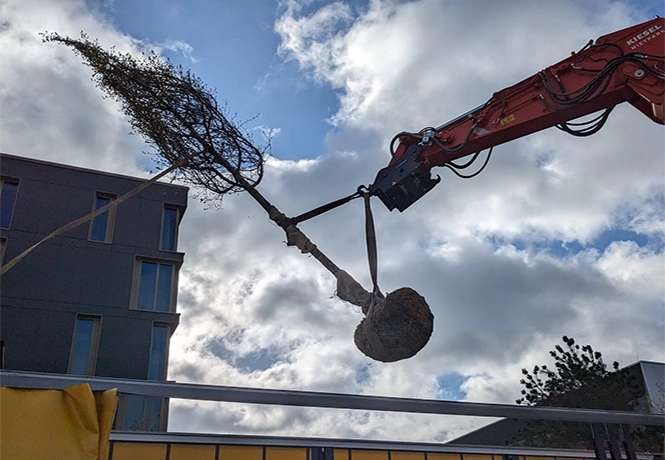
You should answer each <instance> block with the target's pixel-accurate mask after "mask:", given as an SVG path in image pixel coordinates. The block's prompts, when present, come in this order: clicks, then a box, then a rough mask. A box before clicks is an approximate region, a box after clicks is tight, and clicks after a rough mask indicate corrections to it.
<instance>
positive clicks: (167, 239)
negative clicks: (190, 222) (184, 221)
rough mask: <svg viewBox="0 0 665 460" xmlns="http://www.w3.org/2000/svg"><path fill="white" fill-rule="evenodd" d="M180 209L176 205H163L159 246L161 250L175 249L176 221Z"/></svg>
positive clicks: (176, 241)
mask: <svg viewBox="0 0 665 460" xmlns="http://www.w3.org/2000/svg"><path fill="white" fill-rule="evenodd" d="M179 220H180V210H179V209H178V208H176V207H173V206H169V205H164V212H163V214H162V238H161V242H160V244H159V248H160V249H161V250H162V251H175V250H176V247H177V244H178V221H179Z"/></svg>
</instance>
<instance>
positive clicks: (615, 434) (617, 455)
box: [606, 423, 622, 460]
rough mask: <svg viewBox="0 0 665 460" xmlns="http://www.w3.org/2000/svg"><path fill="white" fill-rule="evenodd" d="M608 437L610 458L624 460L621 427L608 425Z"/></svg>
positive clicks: (613, 424) (614, 424) (612, 424)
mask: <svg viewBox="0 0 665 460" xmlns="http://www.w3.org/2000/svg"><path fill="white" fill-rule="evenodd" d="M606 428H607V437H608V439H609V445H610V457H611V458H612V460H622V458H621V448H620V447H619V426H618V425H617V424H616V423H610V424H608V425H606Z"/></svg>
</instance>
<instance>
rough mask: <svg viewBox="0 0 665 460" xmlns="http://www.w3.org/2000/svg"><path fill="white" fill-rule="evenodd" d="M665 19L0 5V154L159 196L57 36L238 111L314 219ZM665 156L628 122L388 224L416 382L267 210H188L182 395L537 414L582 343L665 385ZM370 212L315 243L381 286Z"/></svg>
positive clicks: (430, 2) (536, 10) (410, 434)
mask: <svg viewBox="0 0 665 460" xmlns="http://www.w3.org/2000/svg"><path fill="white" fill-rule="evenodd" d="M664 9H665V8H664V7H663V5H662V2H660V1H620V0H614V1H611V0H589V1H586V2H578V1H574V0H560V1H557V2H549V1H540V0H538V1H533V0H523V1H522V0H512V1H510V2H490V1H480V0H473V1H465V2H459V1H443V0H411V1H397V0H385V1H376V0H369V1H356V2H352V1H327V0H280V1H275V2H271V1H247V0H220V1H214V2H213V1H204V0H187V1H183V0H160V1H157V0H143V1H141V2H136V1H129V0H95V1H93V0H91V1H84V0H50V1H46V0H0V18H1V21H0V62H2V63H3V65H2V66H0V151H2V152H5V153H11V154H15V155H21V156H26V157H31V158H39V159H43V160H49V161H55V162H61V163H66V164H71V165H76V166H83V167H88V168H94V169H99V170H104V171H110V172H116V173H122V174H129V175H134V176H138V177H149V175H150V174H151V173H152V172H154V171H155V164H154V163H153V161H152V159H151V158H152V157H151V156H150V155H147V154H145V153H144V152H145V151H146V150H147V146H146V145H145V143H144V142H143V141H142V139H141V138H140V137H139V136H136V135H130V126H129V123H128V122H127V120H126V119H125V118H124V116H123V115H122V114H121V113H119V112H118V105H117V104H116V103H114V102H113V101H111V100H109V99H105V98H103V97H102V96H103V94H102V92H101V91H100V90H99V89H97V88H95V86H94V84H93V83H92V82H91V81H90V76H91V73H90V70H89V69H88V68H87V67H86V66H84V65H83V64H81V62H80V59H79V58H77V57H76V56H74V54H73V53H72V52H71V51H70V50H69V49H67V48H65V47H63V46H58V45H56V44H52V43H42V41H41V39H40V36H39V33H40V32H44V31H49V32H58V33H60V34H62V35H70V36H78V34H79V33H80V31H85V32H86V33H87V34H88V35H89V36H90V37H93V38H97V39H99V41H100V43H102V44H103V45H104V46H107V47H110V46H116V47H117V49H118V50H120V51H128V52H132V53H140V52H145V51H147V50H155V51H156V52H158V53H160V54H161V55H163V56H165V57H168V58H169V59H171V61H172V62H173V63H175V64H181V65H183V66H184V67H185V68H188V69H191V70H192V71H193V72H194V73H195V74H197V75H198V76H199V77H201V78H202V79H203V81H204V82H206V83H207V85H208V86H210V87H212V88H216V91H217V97H218V99H219V101H220V102H223V103H224V102H225V103H226V104H228V108H229V111H230V112H231V113H233V114H236V117H237V119H238V120H241V121H247V123H246V124H245V125H244V126H245V128H246V129H247V130H248V132H249V134H251V135H252V136H253V139H254V141H255V142H256V143H257V144H259V145H264V144H266V143H267V142H268V141H270V150H269V152H270V156H269V158H268V160H267V162H266V172H265V177H264V179H263V181H262V183H261V184H260V185H259V189H260V191H261V192H262V193H263V194H264V195H265V196H266V197H267V198H268V199H269V200H270V201H271V202H273V204H274V205H276V206H277V207H278V208H279V209H280V210H282V212H284V213H285V214H287V215H291V216H293V215H298V214H300V213H302V212H304V211H307V210H309V209H311V208H313V207H316V206H319V205H321V204H323V203H326V202H328V201H331V200H334V199H337V198H340V197H342V196H346V195H348V194H350V193H352V192H353V191H355V190H356V188H357V186H358V185H360V184H365V185H367V184H369V183H371V182H372V181H373V179H374V177H375V175H376V172H377V171H378V170H379V169H380V168H382V167H384V166H386V165H387V164H388V161H389V158H390V155H389V153H388V150H387V146H388V143H389V141H390V139H391V138H392V137H393V135H394V134H395V133H397V132H400V131H404V130H408V131H418V130H419V129H420V128H422V127H424V126H432V125H433V126H438V125H441V124H443V123H444V122H446V121H448V120H450V119H452V118H455V117H456V116H458V115H460V114H462V113H465V112H466V111H468V110H470V109H471V108H473V107H476V106H478V105H479V104H481V103H483V102H484V101H485V100H487V99H488V98H489V97H490V96H491V95H492V94H493V93H494V92H496V91H498V90H500V89H502V88H504V87H506V86H510V85H512V84H514V83H516V82H518V81H520V80H522V79H524V78H526V77H527V76H529V75H532V74H533V73H535V72H537V71H538V70H540V69H542V68H544V67H546V66H548V65H550V64H553V63H555V62H558V61H559V60H561V59H563V58H565V57H566V56H568V55H569V53H570V52H571V51H573V50H577V49H579V48H581V47H582V46H583V45H585V44H586V43H587V42H588V40H589V39H592V38H594V39H595V38H597V37H599V36H601V35H604V34H606V33H609V32H612V31H615V30H618V29H621V28H624V27H628V26H630V25H633V24H637V23H639V22H642V21H646V20H648V19H651V18H653V17H654V16H655V15H656V14H658V15H661V16H663V15H665V11H663V10H664ZM664 153H665V137H664V136H663V128H662V126H659V125H657V124H655V123H653V122H651V121H649V120H648V119H647V118H646V117H644V116H643V115H642V114H641V113H639V112H638V111H636V110H635V109H633V108H632V107H631V106H629V105H627V104H623V105H621V106H619V107H617V108H616V109H615V110H614V112H613V113H612V115H611V117H610V119H609V121H608V122H607V124H606V126H605V127H604V128H603V129H602V130H601V131H600V132H599V133H598V134H596V135H594V136H592V137H589V138H576V137H572V136H569V135H567V134H565V133H562V132H560V131H558V130H556V129H548V130H545V131H542V132H540V133H536V134H533V135H530V136H528V137H525V138H522V139H520V140H517V141H513V142H510V143H507V144H504V145H502V146H499V147H497V148H496V149H495V151H494V154H493V158H492V160H491V162H490V164H489V166H488V168H487V170H486V171H485V172H483V173H482V174H481V175H479V176H478V177H476V178H474V179H471V180H461V179H458V178H456V177H454V176H452V175H451V174H446V171H445V170H443V171H437V172H438V173H439V174H441V176H442V178H443V180H442V182H441V184H439V185H438V186H437V187H436V188H435V189H434V190H433V191H432V192H431V193H429V194H428V195H426V196H425V197H424V198H422V199H421V200H420V201H418V202H417V203H416V204H414V205H413V206H411V207H410V208H409V209H408V210H406V211H405V212H404V213H399V212H397V211H394V212H392V213H391V212H389V211H388V210H386V209H385V208H384V207H383V206H382V204H381V203H380V202H379V201H378V200H376V202H375V203H374V205H373V206H374V207H373V211H374V217H375V224H376V228H377V238H378V249H379V284H380V286H381V288H382V289H383V290H384V292H389V291H393V290H395V289H398V288H400V287H402V286H409V287H412V288H413V289H415V290H416V291H418V292H419V293H420V294H421V295H423V296H424V297H425V298H426V299H427V302H428V304H429V305H430V307H431V308H432V311H433V313H434V315H435V323H434V334H433V336H432V338H431V340H430V342H429V343H428V345H427V346H426V347H425V348H424V349H423V350H422V351H421V352H420V353H419V354H417V355H416V356H415V357H414V358H411V359H408V360H404V361H400V362H398V363H391V364H385V363H380V362H374V361H372V360H371V359H369V358H367V357H366V356H364V355H363V354H362V353H361V352H359V351H358V350H357V349H356V348H355V345H354V344H353V331H354V329H355V327H356V325H357V324H358V323H359V322H360V320H361V318H362V313H361V312H360V310H359V309H358V308H357V307H354V306H352V305H349V304H346V303H344V302H342V301H341V300H339V299H338V298H336V297H335V295H334V294H335V280H334V279H333V277H332V276H331V275H330V274H329V273H328V272H327V271H326V270H325V269H324V268H323V267H321V266H320V265H319V264H318V263H317V262H316V261H315V260H314V259H312V258H309V257H306V256H303V255H302V254H300V253H299V252H298V251H297V250H296V249H293V248H287V247H286V246H285V244H284V239H285V237H284V234H283V232H282V231H281V230H280V229H279V228H278V227H277V226H275V225H274V224H272V223H271V222H269V221H268V219H267V216H266V215H265V213H264V212H263V211H262V210H261V208H259V206H258V205H257V204H256V203H254V202H253V201H252V199H251V198H250V197H249V196H247V195H246V194H236V195H231V196H227V197H224V198H223V200H222V202H221V205H220V206H218V207H212V208H211V207H210V206H206V205H205V204H201V203H200V202H199V201H197V199H196V198H195V195H196V190H195V189H192V190H191V192H190V197H191V198H190V203H189V208H188V209H187V212H186V213H185V216H184V219H183V221H182V224H181V227H180V242H179V250H181V251H183V252H185V253H186V256H185V263H184V265H183V267H182V269H181V272H180V285H179V293H178V311H179V312H180V313H181V323H180V326H179V327H178V329H177V330H176V332H175V333H174V335H173V337H172V340H171V349H170V355H169V379H172V380H176V381H179V382H195V383H207V384H219V385H231V386H247V387H260V388H283V389H296V390H308V391H325V392H342V393H353V394H367V395H385V396H399V397H415V398H434V399H445V400H465V401H482V402H496V403H514V401H515V399H517V398H518V397H519V396H520V394H519V391H520V385H519V380H520V375H521V369H522V368H525V367H526V368H532V367H533V366H534V365H535V364H543V363H547V362H548V359H549V357H548V351H549V350H551V349H553V347H554V345H556V344H557V343H561V337H562V336H563V335H568V336H571V337H574V338H575V339H577V341H578V343H584V344H587V343H588V344H591V345H592V346H593V347H594V348H595V349H596V350H599V351H601V352H602V353H603V356H604V358H605V360H606V362H608V363H611V362H612V361H615V360H616V361H619V362H620V363H621V364H622V365H629V364H632V363H634V362H636V361H637V360H652V361H665V317H664V314H665V313H664V312H665V309H664V308H663V307H664V298H665V283H664V282H663V280H664V279H665V256H664V251H663V250H664V248H665V206H664V199H665V183H664V181H665V155H664ZM363 218H364V217H363V209H362V204H361V203H360V202H359V201H354V202H352V203H350V204H348V205H346V206H344V207H342V208H339V209H336V210H334V211H332V212H329V213H327V214H325V215H323V216H320V217H317V218H316V219H314V220H312V221H308V222H306V223H303V224H301V228H302V229H303V231H305V233H307V235H308V236H309V237H310V238H311V239H312V240H313V241H314V242H315V243H316V244H317V245H318V246H319V248H321V250H322V251H323V252H325V253H326V254H327V255H328V256H330V258H331V259H332V260H333V261H334V262H335V263H336V264H337V265H338V266H340V267H342V268H344V269H345V270H346V271H348V272H349V273H351V274H352V275H353V276H354V277H355V278H356V279H357V280H358V281H360V282H361V283H362V284H363V285H364V286H365V287H367V288H368V287H369V286H370V277H369V272H368V268H367V259H366V249H365V247H364V222H363ZM488 421H490V420H488V419H473V420H471V419H464V418H454V417H445V416H443V417H442V416H416V415H409V414H385V413H383V414H382V413H372V412H362V411H342V410H318V409H299V408H288V407H263V406H252V405H237V404H221V403H202V402H188V401H172V403H171V410H170V421H169V429H170V430H172V431H196V432H216V433H244V434H269V435H298V436H327V437H338V438H371V439H388V440H401V441H429V442H438V441H445V440H448V439H451V438H453V437H455V436H458V435H461V434H463V433H464V432H466V431H468V430H470V429H472V428H474V427H477V426H479V425H480V424H483V423H487V422H488Z"/></svg>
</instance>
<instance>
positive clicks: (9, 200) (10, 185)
mask: <svg viewBox="0 0 665 460" xmlns="http://www.w3.org/2000/svg"><path fill="white" fill-rule="evenodd" d="M16 195H18V182H13V181H4V180H3V181H2V192H0V227H1V228H9V226H10V225H11V223H12V214H14V204H16Z"/></svg>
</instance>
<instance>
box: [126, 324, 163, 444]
mask: <svg viewBox="0 0 665 460" xmlns="http://www.w3.org/2000/svg"><path fill="white" fill-rule="evenodd" d="M169 336H170V328H169V326H166V325H163V324H158V323H156V324H153V327H152V338H151V340H150V361H149V364H148V375H147V377H148V380H164V379H166V362H167V359H168V346H169ZM167 407H168V399H167V398H160V397H157V396H140V395H131V394H125V395H121V396H120V402H119V406H118V418H117V419H116V426H115V428H114V429H116V430H125V431H160V430H164V429H165V428H166V411H167Z"/></svg>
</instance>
